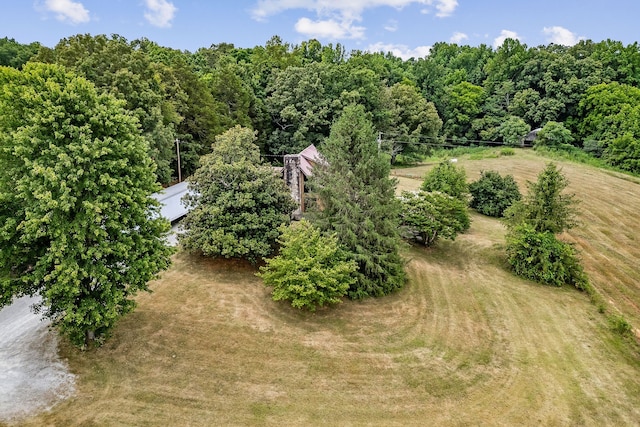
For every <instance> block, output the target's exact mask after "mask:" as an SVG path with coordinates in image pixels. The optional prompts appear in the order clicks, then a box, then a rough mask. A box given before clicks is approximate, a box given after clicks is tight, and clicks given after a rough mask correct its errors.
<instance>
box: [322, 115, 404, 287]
mask: <svg viewBox="0 0 640 427" xmlns="http://www.w3.org/2000/svg"><path fill="white" fill-rule="evenodd" d="M322 152H323V155H324V157H325V159H326V161H327V163H326V164H325V165H324V166H320V165H319V167H317V168H316V169H315V170H314V177H313V180H312V185H313V188H314V190H315V192H316V195H317V197H318V205H319V206H320V207H321V209H320V210H319V211H317V212H316V214H315V215H314V217H313V219H314V222H315V223H316V224H317V225H318V226H319V227H320V228H321V229H322V230H324V231H327V232H330V233H335V234H336V236H337V237H338V239H339V241H340V243H341V244H342V246H343V247H344V248H345V250H346V251H347V253H348V257H349V258H350V259H352V260H354V261H355V262H356V264H357V266H358V271H357V272H356V279H357V280H356V282H355V283H354V284H353V285H352V286H351V288H350V289H349V294H348V295H349V297H351V298H354V299H355V298H358V299H359V298H365V297H368V296H381V295H386V294H389V293H390V292H392V291H394V290H396V289H398V288H400V287H402V286H403V284H404V282H405V273H404V269H403V266H404V263H403V261H402V258H401V257H400V254H399V253H398V247H399V241H400V240H399V235H398V229H399V225H400V222H399V211H400V203H399V201H398V200H397V199H396V198H395V196H394V193H395V187H396V181H395V180H393V179H391V178H389V170H390V163H389V159H388V158H385V157H383V156H382V155H381V154H380V153H379V152H378V148H377V144H376V134H375V131H374V129H373V126H372V124H371V122H370V121H369V119H368V118H367V116H366V113H365V111H364V108H363V107H362V106H360V105H358V106H353V105H352V106H348V107H346V108H345V109H344V112H343V113H342V115H341V116H340V118H339V119H338V120H337V121H336V122H335V124H334V125H333V126H332V128H331V134H330V136H329V138H328V139H327V141H326V142H325V143H324V145H323V150H322Z"/></svg>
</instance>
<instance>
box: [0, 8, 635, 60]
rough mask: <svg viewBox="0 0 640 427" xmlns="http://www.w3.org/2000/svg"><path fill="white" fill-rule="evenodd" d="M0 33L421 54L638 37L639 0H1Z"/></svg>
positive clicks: (25, 38) (49, 40)
mask: <svg viewBox="0 0 640 427" xmlns="http://www.w3.org/2000/svg"><path fill="white" fill-rule="evenodd" d="M0 5H1V6H2V7H1V8H0V10H1V11H2V13H1V14H0V37H5V36H6V37H9V38H13V39H15V40H16V41H18V42H20V43H31V42H33V41H39V42H41V43H42V44H44V45H45V46H49V47H53V46H55V44H56V43H57V42H58V41H59V40H60V39H61V38H63V37H68V36H71V35H74V34H79V33H81V34H85V33H88V34H92V35H97V34H107V35H110V34H119V35H121V36H123V37H125V38H126V39H128V40H134V39H136V38H141V37H146V38H148V39H150V40H152V41H155V42H157V43H158V44H160V45H163V46H167V47H172V48H176V49H181V50H189V51H191V52H194V51H195V50H197V49H198V48H200V47H209V46H210V45H212V44H218V43H224V42H226V43H233V44H234V45H236V46H238V47H253V46H256V45H264V44H265V42H266V41H267V40H268V39H269V38H271V36H273V35H279V36H280V37H281V38H282V39H283V40H284V41H286V42H289V43H293V44H297V43H300V42H301V41H304V40H309V39H311V38H317V39H318V40H320V41H321V42H322V43H334V44H335V43H338V42H339V43H341V44H342V45H344V46H345V48H346V49H347V51H350V50H352V49H360V50H370V51H381V50H382V51H391V52H393V53H394V54H396V55H398V56H400V57H403V58H408V57H411V56H415V57H421V56H424V55H426V54H427V53H428V49H429V47H430V46H432V45H433V44H434V43H436V42H439V41H444V42H456V43H458V44H468V45H472V46H477V45H479V44H482V43H484V44H487V45H491V46H497V45H499V44H500V43H501V41H502V40H504V38H505V37H512V38H517V39H519V40H521V41H522V42H523V43H525V44H527V45H528V46H537V45H541V44H548V43H550V42H554V43H559V44H564V45H573V44H575V43H576V42H577V41H578V40H580V39H582V38H585V39H591V40H593V41H600V40H604V39H607V38H610V39H613V40H619V41H622V42H623V43H624V44H630V43H634V42H636V41H638V39H639V38H640V31H639V30H638V25H637V20H638V17H639V16H640V0H235V1H226V0H215V1H214V0H0Z"/></svg>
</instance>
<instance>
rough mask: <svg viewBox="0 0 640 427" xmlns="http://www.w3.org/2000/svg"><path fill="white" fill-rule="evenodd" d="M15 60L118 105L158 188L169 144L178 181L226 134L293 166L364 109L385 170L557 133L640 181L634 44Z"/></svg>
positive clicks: (99, 49)
mask: <svg viewBox="0 0 640 427" xmlns="http://www.w3.org/2000/svg"><path fill="white" fill-rule="evenodd" d="M27 61H41V62H46V63H56V64H61V65H64V66H65V67H67V68H68V69H69V70H71V71H72V72H74V73H76V74H78V75H81V76H84V77H86V78H87V79H88V80H90V81H92V82H93V83H94V84H95V85H96V86H97V87H98V89H99V90H104V91H106V92H109V93H111V94H113V95H114V96H116V97H117V98H119V99H123V100H125V102H126V104H125V108H126V109H128V110H130V111H131V112H132V113H133V114H134V115H135V116H136V117H137V118H138V120H139V122H140V126H141V130H142V134H143V136H144V137H145V139H146V140H147V142H148V145H149V152H148V154H149V156H150V157H151V158H152V159H153V161H154V163H156V165H157V168H156V175H157V179H158V181H159V182H161V183H163V184H168V183H170V182H171V181H172V180H174V179H175V177H177V176H178V173H177V151H176V149H175V140H176V139H178V140H180V141H181V142H180V153H181V157H182V158H181V165H182V167H183V169H184V170H183V172H184V173H183V175H190V174H191V173H193V172H194V171H195V170H196V168H197V167H198V165H199V160H200V157H201V156H203V155H206V154H208V153H209V152H210V147H211V144H212V143H213V141H214V140H215V137H216V136H217V135H220V134H222V133H223V132H225V131H226V130H228V129H230V128H232V127H234V126H236V125H240V126H243V127H247V128H250V129H253V130H254V131H256V135H257V140H256V144H257V145H258V146H259V147H260V150H261V153H262V154H266V155H269V156H276V155H282V154H294V153H297V152H299V151H300V150H302V149H303V148H304V147H306V146H307V145H309V144H310V143H314V144H315V145H316V146H317V147H318V148H321V147H322V145H323V144H324V141H325V140H326V139H327V138H328V137H329V133H330V128H331V124H332V123H333V121H334V120H335V119H336V118H337V117H338V116H339V114H340V112H341V111H342V109H343V108H344V106H346V105H349V104H360V105H362V106H363V107H364V109H365V111H366V112H367V113H368V114H369V115H370V116H369V117H370V120H371V122H372V123H373V125H374V128H375V130H376V131H377V132H381V133H382V138H381V149H382V150H383V151H384V152H385V153H387V154H389V155H390V156H391V159H392V161H394V160H395V159H396V156H397V155H398V154H399V153H401V154H402V156H403V158H402V159H403V161H413V160H416V159H419V158H420V156H422V155H423V154H425V152H426V151H427V147H430V146H433V145H437V144H440V143H447V144H451V143H454V144H464V145H468V144H481V145H482V144H492V145H493V144H498V143H504V144H512V145H515V144H518V143H519V142H520V140H521V138H522V137H523V136H524V135H525V134H526V133H527V131H528V130H529V129H537V128H543V127H544V126H546V125H547V124H548V123H559V124H562V126H564V128H565V129H566V131H567V132H569V133H570V135H571V138H565V137H561V141H563V142H561V144H570V145H571V146H573V147H577V148H578V149H584V150H585V151H586V152H588V153H590V154H593V155H596V156H601V157H602V159H603V161H604V162H606V163H608V164H609V165H611V166H613V167H616V168H619V169H621V170H626V171H628V172H632V173H640V169H639V167H638V166H637V165H638V163H639V160H638V159H640V156H639V155H638V150H637V144H636V143H635V140H636V139H640V136H639V135H638V134H639V133H640V130H638V126H637V123H638V120H636V119H637V117H638V116H639V115H640V113H638V111H637V110H638V108H639V107H638V105H637V104H638V103H637V102H634V99H635V100H636V101H637V99H636V98H638V96H637V93H636V92H637V91H638V90H640V89H639V87H640V71H639V70H640V47H639V46H638V44H637V43H633V44H629V45H624V44H622V43H621V42H619V41H615V40H603V41H599V42H594V41H591V40H582V41H580V42H578V43H577V44H576V45H575V46H572V47H566V46H560V45H556V44H549V45H546V46H544V45H543V46H535V47H529V46H527V45H526V44H523V43H522V42H520V41H518V40H514V39H506V40H505V41H504V42H503V44H502V45H501V46H498V47H497V48H492V47H490V46H487V45H480V46H464V45H458V44H455V43H445V42H438V43H435V44H434V45H433V47H432V49H431V51H430V53H429V55H427V56H425V57H421V58H411V59H408V60H402V59H401V58H398V57H396V56H394V55H393V54H390V53H383V52H376V53H371V52H363V51H358V50H354V51H351V52H345V49H344V47H343V46H341V45H339V44H337V45H333V44H325V45H323V44H322V43H320V42H319V41H318V40H314V39H312V40H307V41H303V42H300V43H299V44H292V43H287V42H286V41H284V40H282V39H281V38H280V37H278V36H274V37H272V38H270V39H269V40H267V41H266V42H265V43H264V45H261V46H254V47H249V48H238V47H235V46H234V45H233V44H230V43H220V44H215V45H211V46H209V47H202V48H200V49H198V50H197V51H196V52H195V53H191V52H187V51H179V50H175V49H171V48H167V47H163V46H160V45H158V44H157V43H154V42H153V41H150V40H147V39H138V40H133V41H127V40H125V39H124V38H123V37H121V36H118V35H112V36H105V35H96V36H91V35H86V34H85V35H82V34H79V35H75V36H70V37H67V38H64V39H62V40H60V42H59V43H58V44H57V45H56V46H55V47H54V48H53V49H49V48H46V47H43V46H40V45H39V44H37V43H33V44H29V45H22V44H19V43H16V42H15V41H14V40H12V39H8V38H5V39H3V40H0V63H2V64H6V65H10V66H12V67H14V68H17V69H19V68H20V67H22V65H23V64H25V63H26V62H27ZM634 91H635V92H634ZM563 133H565V134H566V135H569V134H567V133H566V132H563ZM543 135H544V133H543ZM556 136H561V135H560V134H557V135H556ZM564 148H567V147H566V146H565V147H564ZM269 159H271V160H273V161H274V162H277V159H278V158H277V157H269Z"/></svg>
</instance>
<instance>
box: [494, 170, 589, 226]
mask: <svg viewBox="0 0 640 427" xmlns="http://www.w3.org/2000/svg"><path fill="white" fill-rule="evenodd" d="M568 184H569V183H568V181H567V178H566V177H565V176H564V175H563V174H562V171H560V169H558V167H557V166H556V165H555V163H549V164H548V165H547V167H546V168H545V169H544V170H543V171H542V172H540V174H539V175H538V180H537V181H536V182H533V183H532V182H528V183H527V187H528V189H529V192H528V193H527V195H526V196H525V197H524V199H522V200H519V201H516V202H515V203H514V204H512V205H511V207H509V208H508V209H507V210H506V211H505V213H504V215H505V220H506V222H507V225H508V226H509V228H511V229H513V228H515V227H516V226H518V225H520V224H522V223H527V224H529V225H531V227H533V229H534V231H537V232H541V233H544V232H550V233H554V234H557V233H562V232H563V231H565V230H568V229H570V228H572V227H574V226H575V225H576V219H575V217H576V213H577V211H576V207H575V206H576V204H577V203H578V202H577V201H576V200H575V197H574V195H572V194H562V192H563V191H564V189H565V188H566V187H567V185H568Z"/></svg>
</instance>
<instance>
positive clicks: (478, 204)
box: [469, 171, 522, 217]
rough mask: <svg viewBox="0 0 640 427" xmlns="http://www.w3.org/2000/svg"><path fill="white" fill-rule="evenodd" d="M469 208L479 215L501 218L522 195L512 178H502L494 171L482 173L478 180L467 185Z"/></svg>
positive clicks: (508, 176) (509, 176)
mask: <svg viewBox="0 0 640 427" xmlns="http://www.w3.org/2000/svg"><path fill="white" fill-rule="evenodd" d="M469 192H470V193H471V207H472V208H473V209H475V210H477V211H478V212H480V213H481V214H484V215H488V216H493V217H501V216H502V215H503V214H504V211H505V210H506V209H507V208H508V207H509V206H511V204H512V203H513V202H515V201H516V200H520V199H521V198H522V195H521V194H520V190H519V189H518V184H516V181H515V180H514V179H513V176H511V175H507V176H505V177H502V176H501V175H500V174H499V173H498V172H496V171H482V172H481V174H480V179H479V180H477V181H474V182H472V183H471V184H469Z"/></svg>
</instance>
